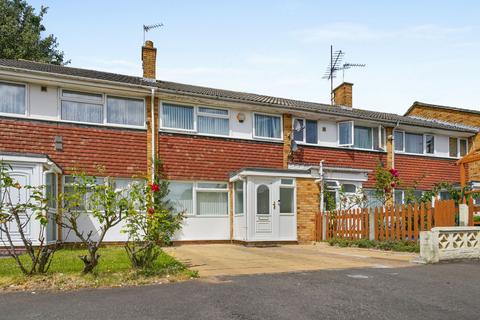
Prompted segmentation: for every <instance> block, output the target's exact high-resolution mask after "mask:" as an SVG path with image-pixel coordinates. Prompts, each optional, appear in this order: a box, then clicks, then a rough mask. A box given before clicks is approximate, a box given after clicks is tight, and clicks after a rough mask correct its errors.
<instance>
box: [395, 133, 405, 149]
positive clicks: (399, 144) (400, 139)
mask: <svg viewBox="0 0 480 320" xmlns="http://www.w3.org/2000/svg"><path fill="white" fill-rule="evenodd" d="M404 136H405V135H404V132H403V131H395V132H394V133H393V141H394V142H393V143H394V145H395V151H402V152H403V151H404V150H405V147H404V146H405V145H404V142H405V141H404Z"/></svg>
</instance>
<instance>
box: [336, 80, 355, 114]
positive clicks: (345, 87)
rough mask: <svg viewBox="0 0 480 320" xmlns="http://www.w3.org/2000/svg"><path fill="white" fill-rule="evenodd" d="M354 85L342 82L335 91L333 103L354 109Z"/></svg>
mask: <svg viewBox="0 0 480 320" xmlns="http://www.w3.org/2000/svg"><path fill="white" fill-rule="evenodd" d="M352 88H353V83H350V82H342V83H341V84H340V85H338V86H337V87H336V88H335V89H333V102H334V104H335V105H340V106H347V107H350V108H352V107H353V97H352V96H353V93H352Z"/></svg>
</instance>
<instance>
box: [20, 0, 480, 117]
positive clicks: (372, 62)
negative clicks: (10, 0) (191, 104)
mask: <svg viewBox="0 0 480 320" xmlns="http://www.w3.org/2000/svg"><path fill="white" fill-rule="evenodd" d="M29 3H31V4H32V5H33V6H34V7H36V8H39V7H40V5H42V4H43V5H46V6H48V7H50V9H49V12H48V14H47V16H46V18H45V21H44V24H45V26H46V27H47V31H48V32H49V33H53V34H55V35H56V36H57V37H58V40H59V43H60V46H61V49H62V50H64V51H65V53H66V57H67V58H68V59H71V60H72V63H71V66H75V67H82V68H90V69H98V70H106V71H111V72H118V73H125V74H131V75H141V61H140V46H141V44H142V39H143V38H142V25H143V24H153V23H158V22H163V23H164V25H165V26H164V27H163V28H162V29H160V30H155V31H152V32H150V33H149V34H148V35H147V38H149V39H151V40H153V41H154V43H155V46H156V47H157V49H158V56H157V78H159V79H163V80H170V81H178V82H184V83H191V84H198V85H205V86H212V87H219V88H224V89H232V90H240V91H248V92H255V93H260V94H267V95H274V96H280V97H287V98H294V99H301V100H308V101H317V102H324V103H328V102H329V99H330V98H329V91H330V85H329V82H328V81H326V80H324V79H322V75H323V74H324V71H325V69H326V67H327V64H328V62H329V50H330V44H333V45H334V48H336V49H341V50H343V51H345V52H346V55H345V61H347V62H354V63H365V64H367V67H366V68H362V69H355V70H349V71H347V72H346V74H345V80H346V81H349V82H353V83H354V93H353V95H354V107H358V108H363V109H370V110H377V111H385V112H394V113H403V112H405V111H406V110H407V108H408V107H409V106H410V105H411V103H412V102H413V101H415V100H418V101H423V102H429V103H437V104H443V105H451V106H457V107H465V108H471V109H477V110H478V109H479V107H478V92H479V87H480V80H479V76H478V75H479V74H480V63H479V59H478V52H479V51H480V50H479V49H480V41H479V40H480V39H479V32H480V25H479V19H478V13H479V12H480V3H478V2H476V1H470V2H468V1H439V0H437V1H395V2H394V1H388V3H387V1H346V0H343V1H293V0H286V1H281V0H278V1H266V0H265V1H209V0H202V1H166V0H164V1H128V2H127V1H109V0H103V1H91V0H82V1H58V0H57V1H47V0H44V1H37V0H35V1H32V0H30V1H29ZM338 80H341V74H340V77H339V79H338Z"/></svg>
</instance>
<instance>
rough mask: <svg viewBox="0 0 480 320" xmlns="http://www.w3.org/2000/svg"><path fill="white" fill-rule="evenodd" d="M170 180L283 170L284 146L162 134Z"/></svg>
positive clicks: (161, 142)
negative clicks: (252, 170)
mask: <svg viewBox="0 0 480 320" xmlns="http://www.w3.org/2000/svg"><path fill="white" fill-rule="evenodd" d="M159 147H160V158H161V160H162V161H163V168H164V172H165V173H166V174H167V177H168V178H169V179H185V180H220V181H226V180H227V179H228V178H229V173H231V172H233V171H236V170H238V169H240V168H243V167H267V168H282V144H280V143H271V142H259V141H247V140H238V139H225V138H214V137H201V136H194V135H182V134H170V133H162V134H160V146H159Z"/></svg>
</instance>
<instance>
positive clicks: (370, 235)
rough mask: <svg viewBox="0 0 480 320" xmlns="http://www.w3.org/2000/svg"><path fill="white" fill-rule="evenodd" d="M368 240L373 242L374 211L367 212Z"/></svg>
mask: <svg viewBox="0 0 480 320" xmlns="http://www.w3.org/2000/svg"><path fill="white" fill-rule="evenodd" d="M368 239H369V240H375V211H374V210H372V209H370V210H369V211H368Z"/></svg>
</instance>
